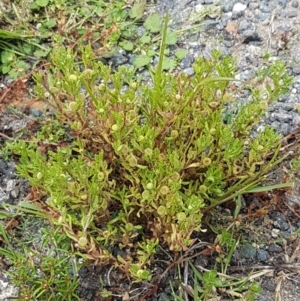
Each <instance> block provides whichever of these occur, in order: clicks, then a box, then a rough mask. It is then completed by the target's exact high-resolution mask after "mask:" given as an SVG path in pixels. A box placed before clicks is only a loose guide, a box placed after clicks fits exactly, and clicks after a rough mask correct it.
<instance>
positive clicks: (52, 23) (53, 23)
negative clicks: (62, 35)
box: [45, 19, 56, 28]
mask: <svg viewBox="0 0 300 301" xmlns="http://www.w3.org/2000/svg"><path fill="white" fill-rule="evenodd" d="M45 26H46V27H47V28H53V27H55V26H56V20H55V19H50V20H48V21H47V22H46V23H45Z"/></svg>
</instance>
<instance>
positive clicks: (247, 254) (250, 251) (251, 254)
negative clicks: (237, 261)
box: [241, 243, 256, 259]
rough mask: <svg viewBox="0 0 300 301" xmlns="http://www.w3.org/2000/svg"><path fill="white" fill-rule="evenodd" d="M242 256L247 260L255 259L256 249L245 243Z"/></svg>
mask: <svg viewBox="0 0 300 301" xmlns="http://www.w3.org/2000/svg"><path fill="white" fill-rule="evenodd" d="M241 255H242V256H243V257H244V258H246V259H254V258H255V256H256V248H254V247H253V246H252V245H251V244H249V243H245V244H244V245H243V246H242V247H241Z"/></svg>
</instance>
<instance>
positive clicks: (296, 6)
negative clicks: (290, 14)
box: [292, 0, 299, 8]
mask: <svg viewBox="0 0 300 301" xmlns="http://www.w3.org/2000/svg"><path fill="white" fill-rule="evenodd" d="M292 7H293V8H298V7H299V2H298V1H297V0H294V1H292Z"/></svg>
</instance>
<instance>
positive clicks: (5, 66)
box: [1, 65, 11, 74]
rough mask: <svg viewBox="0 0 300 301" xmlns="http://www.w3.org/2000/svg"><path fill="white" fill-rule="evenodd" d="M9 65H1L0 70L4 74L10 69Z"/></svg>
mask: <svg viewBox="0 0 300 301" xmlns="http://www.w3.org/2000/svg"><path fill="white" fill-rule="evenodd" d="M10 69H11V68H10V66H7V65H3V66H2V68H1V71H2V73H3V74H6V73H8V72H9V71H10Z"/></svg>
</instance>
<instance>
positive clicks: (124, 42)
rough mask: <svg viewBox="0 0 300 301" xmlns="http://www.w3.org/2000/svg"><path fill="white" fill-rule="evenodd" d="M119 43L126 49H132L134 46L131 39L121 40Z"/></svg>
mask: <svg viewBox="0 0 300 301" xmlns="http://www.w3.org/2000/svg"><path fill="white" fill-rule="evenodd" d="M119 45H120V46H121V47H122V48H123V49H124V50H126V51H132V50H133V48H134V44H133V43H132V42H129V41H123V42H120V43H119Z"/></svg>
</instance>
